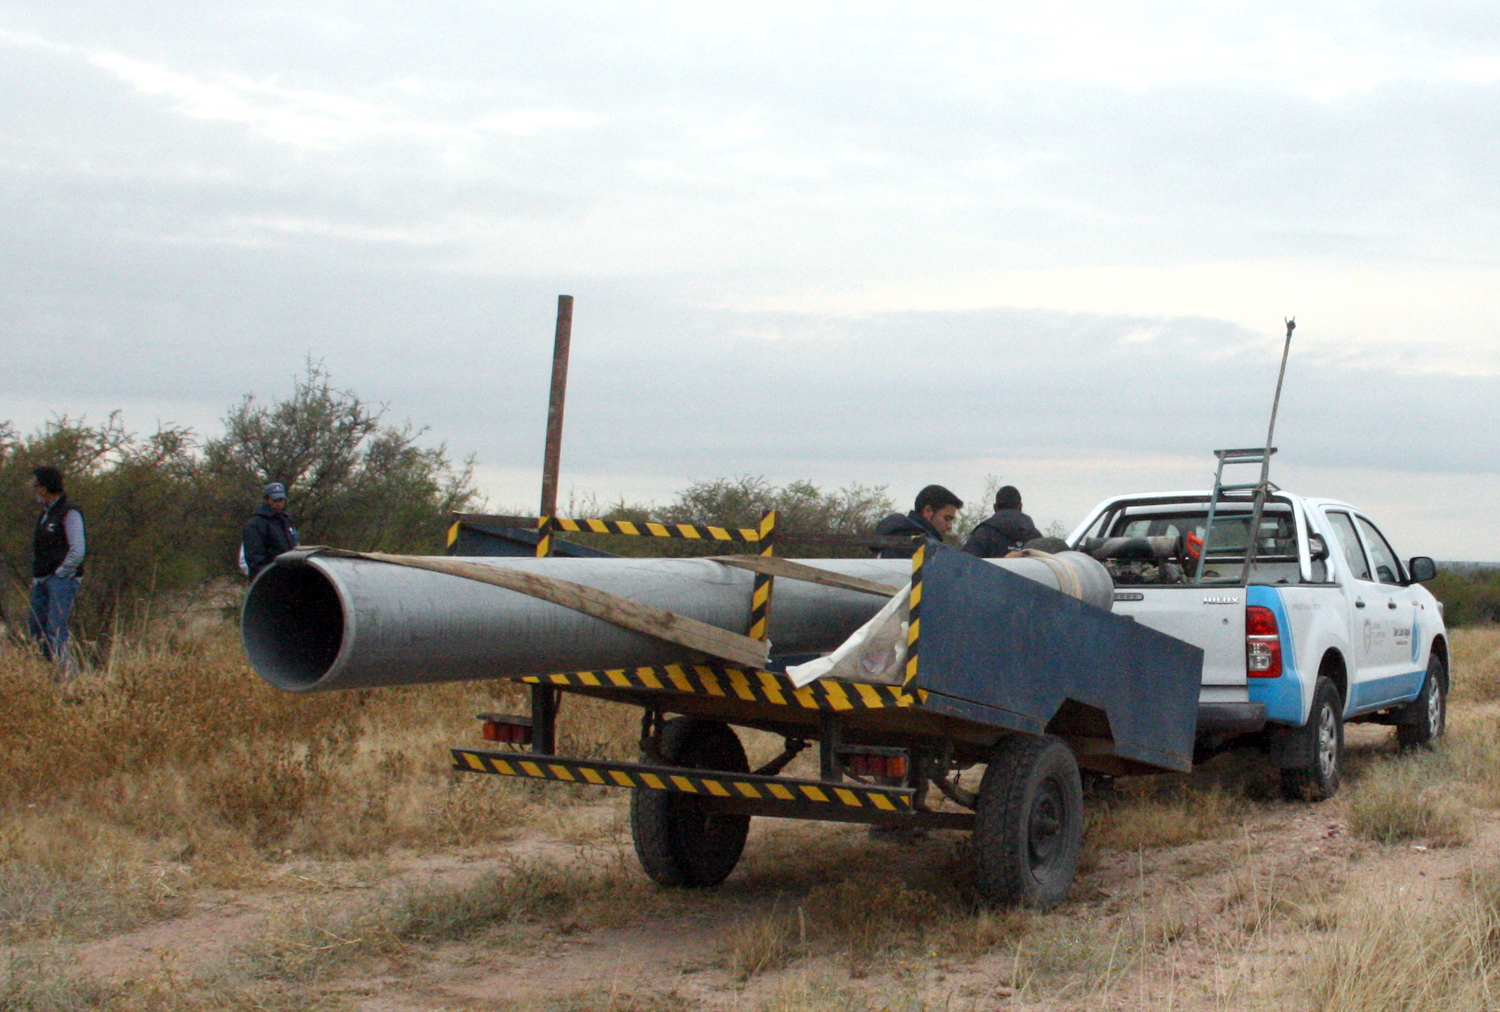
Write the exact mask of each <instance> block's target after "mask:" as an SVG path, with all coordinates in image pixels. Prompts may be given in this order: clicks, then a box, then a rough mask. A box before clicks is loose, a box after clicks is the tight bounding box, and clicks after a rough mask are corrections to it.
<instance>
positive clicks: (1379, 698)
mask: <svg viewBox="0 0 1500 1012" xmlns="http://www.w3.org/2000/svg"><path fill="white" fill-rule="evenodd" d="M1426 678H1427V672H1425V671H1409V672H1407V673H1405V674H1401V675H1387V676H1386V677H1385V678H1372V679H1370V680H1369V681H1367V682H1355V683H1354V688H1353V690H1352V691H1353V694H1354V709H1355V710H1370V709H1379V708H1380V707H1382V706H1391V705H1392V704H1395V703H1406V702H1409V701H1411V700H1413V699H1416V698H1417V693H1418V692H1421V691H1422V682H1423V681H1424V680H1426Z"/></svg>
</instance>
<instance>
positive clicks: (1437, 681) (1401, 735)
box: [1396, 652, 1448, 752]
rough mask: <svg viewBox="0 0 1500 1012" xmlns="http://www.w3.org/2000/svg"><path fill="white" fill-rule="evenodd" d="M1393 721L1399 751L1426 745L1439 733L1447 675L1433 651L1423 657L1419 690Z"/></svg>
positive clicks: (1443, 724)
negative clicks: (1424, 672) (1423, 676)
mask: <svg viewBox="0 0 1500 1012" xmlns="http://www.w3.org/2000/svg"><path fill="white" fill-rule="evenodd" d="M1401 718H1402V722H1401V723H1399V724H1397V725H1396V744H1397V745H1399V746H1400V748H1401V751H1403V752H1410V751H1412V750H1413V749H1419V748H1430V747H1431V746H1432V743H1433V742H1435V741H1437V740H1438V739H1439V738H1441V737H1442V736H1443V731H1444V729H1445V728H1446V727H1447V724H1448V678H1447V672H1446V671H1445V670H1444V667H1443V659H1442V658H1441V657H1439V656H1438V655H1437V653H1436V652H1434V653H1433V655H1432V656H1431V657H1430V658H1429V659H1428V661H1427V678H1426V679H1425V680H1424V681H1423V682H1422V691H1421V693H1420V694H1419V695H1418V696H1417V698H1416V699H1414V700H1412V701H1411V703H1409V704H1408V705H1407V707H1406V708H1405V711H1404V712H1403V713H1402V714H1401Z"/></svg>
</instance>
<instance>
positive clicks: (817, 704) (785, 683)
mask: <svg viewBox="0 0 1500 1012" xmlns="http://www.w3.org/2000/svg"><path fill="white" fill-rule="evenodd" d="M516 681H519V682H526V683H528V684H531V685H555V686H557V687H559V688H581V689H625V690H630V691H637V692H642V691H644V692H676V693H682V694H684V695H693V696H717V697H719V698H721V699H737V700H741V701H743V702H746V703H769V704H771V705H772V706H790V707H797V708H801V709H805V710H833V711H842V710H880V709H886V708H894V707H907V706H914V705H917V704H918V702H919V698H920V695H921V693H922V690H920V689H919V690H917V692H916V693H912V692H908V691H907V690H905V689H904V688H902V687H901V686H899V685H866V684H863V683H856V682H835V681H833V680H831V679H826V678H820V679H818V680H817V681H815V682H813V683H812V684H811V685H806V686H803V687H802V688H800V689H799V688H798V687H797V686H795V685H793V684H792V680H791V679H790V678H788V677H786V676H785V675H778V674H775V673H773V672H770V671H746V670H742V669H740V668H731V667H727V666H715V667H710V666H707V665H692V664H667V665H664V666H661V667H654V668H610V669H605V670H601V671H572V672H567V673H563V674H555V675H527V676H525V677H522V678H518V679H516Z"/></svg>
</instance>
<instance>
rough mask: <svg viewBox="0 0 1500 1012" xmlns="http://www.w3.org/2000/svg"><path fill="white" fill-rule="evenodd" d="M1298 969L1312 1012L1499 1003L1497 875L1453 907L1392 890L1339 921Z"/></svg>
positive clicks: (1477, 883)
mask: <svg viewBox="0 0 1500 1012" xmlns="http://www.w3.org/2000/svg"><path fill="white" fill-rule="evenodd" d="M1341 928H1342V930H1341V931H1340V932H1338V933H1337V934H1335V935H1332V936H1330V937H1329V939H1328V941H1327V942H1326V943H1325V944H1324V945H1323V946H1322V947H1321V948H1320V949H1318V950H1316V951H1315V952H1314V953H1313V954H1312V955H1311V956H1310V957H1308V959H1307V960H1306V964H1305V967H1304V973H1303V974H1302V977H1303V980H1304V981H1305V982H1306V991H1307V998H1308V1002H1309V1007H1310V1008H1311V1009H1312V1010H1313V1012H1371V1010H1391V1012H1398V1010H1399V1012H1404V1010H1411V1012H1417V1010H1427V1009H1466V1010H1467V1009H1473V1010H1476V1012H1482V1010H1493V1009H1496V1008H1500V874H1497V873H1496V872H1495V870H1494V869H1488V870H1486V871H1483V872H1480V873H1477V874H1476V875H1474V876H1473V877H1472V879H1471V888H1470V895H1469V896H1468V897H1466V899H1465V900H1464V901H1463V902H1460V903H1457V904H1438V903H1434V902H1433V901H1432V900H1431V898H1430V897H1427V896H1419V895H1414V894H1412V893H1403V892H1392V893H1388V894H1385V895H1379V896H1375V897H1373V898H1371V899H1369V900H1367V901H1366V902H1364V903H1363V904H1361V905H1359V906H1357V907H1356V908H1355V909H1354V910H1352V911H1349V912H1348V913H1347V914H1346V915H1345V916H1344V917H1343V918H1342V919H1341Z"/></svg>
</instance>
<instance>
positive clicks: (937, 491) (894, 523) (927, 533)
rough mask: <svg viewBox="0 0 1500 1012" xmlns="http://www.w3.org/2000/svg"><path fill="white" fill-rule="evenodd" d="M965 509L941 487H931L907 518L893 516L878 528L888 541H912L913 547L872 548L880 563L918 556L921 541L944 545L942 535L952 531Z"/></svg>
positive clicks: (918, 499)
mask: <svg viewBox="0 0 1500 1012" xmlns="http://www.w3.org/2000/svg"><path fill="white" fill-rule="evenodd" d="M963 508H964V501H963V500H962V499H960V498H959V497H958V496H956V495H954V494H953V493H952V492H950V491H948V490H947V489H946V488H944V487H943V486H941V485H928V486H927V487H926V488H924V489H923V490H922V491H920V492H918V493H917V501H916V502H915V503H913V504H912V511H911V512H910V513H907V514H905V515H904V516H903V515H902V514H900V513H892V514H891V515H890V516H888V517H886V518H885V519H884V520H882V521H880V523H878V524H876V525H875V533H876V534H879V535H884V536H886V537H893V536H894V537H900V536H903V535H906V536H910V537H911V539H912V540H911V547H910V548H908V547H907V546H905V545H893V546H890V547H887V548H872V549H870V550H871V551H872V552H874V553H875V557H876V558H877V559H909V558H911V557H912V556H913V555H915V554H917V546H918V545H920V544H922V542H921V541H920V540H918V539H919V538H927V539H930V540H932V541H942V540H943V535H944V534H947V533H948V532H949V531H950V530H952V529H953V521H954V518H956V517H957V516H958V511H959V510H961V509H963Z"/></svg>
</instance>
